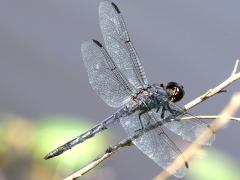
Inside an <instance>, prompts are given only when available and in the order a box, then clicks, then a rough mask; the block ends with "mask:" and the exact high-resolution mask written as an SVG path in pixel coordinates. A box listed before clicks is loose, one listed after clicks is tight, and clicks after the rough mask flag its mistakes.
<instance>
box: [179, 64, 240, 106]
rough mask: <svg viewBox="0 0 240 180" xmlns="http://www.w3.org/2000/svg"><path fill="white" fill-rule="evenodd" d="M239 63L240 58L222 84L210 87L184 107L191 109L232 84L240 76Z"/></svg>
mask: <svg viewBox="0 0 240 180" xmlns="http://www.w3.org/2000/svg"><path fill="white" fill-rule="evenodd" d="M238 64H239V60H236V63H235V66H234V68H233V71H232V73H231V75H230V77H229V78H227V79H226V80H225V81H223V82H222V83H221V84H219V85H218V86H216V87H215V88H214V89H209V90H208V91H207V92H206V93H204V94H203V95H201V96H199V97H198V98H196V99H195V100H193V101H191V102H189V103H188V104H186V105H185V106H184V108H185V109H186V110H189V109H191V108H193V107H194V106H196V105H198V104H199V103H201V102H203V101H205V100H207V99H208V98H210V97H212V96H214V95H216V94H218V93H219V92H221V91H223V90H224V89H225V88H226V87H227V86H229V85H230V84H232V83H233V82H234V81H236V80H238V79H239V78H240V72H238V73H237V69H238Z"/></svg>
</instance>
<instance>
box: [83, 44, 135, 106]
mask: <svg viewBox="0 0 240 180" xmlns="http://www.w3.org/2000/svg"><path fill="white" fill-rule="evenodd" d="M81 51H82V56H83V62H84V65H85V67H86V69H87V72H88V78H89V82H90V84H91V86H92V88H93V89H94V90H95V91H96V93H97V94H98V95H99V96H100V97H101V98H102V99H103V101H105V102H106V103H107V104H108V105H109V106H112V107H120V106H122V105H123V104H125V103H126V101H127V100H128V99H129V98H130V97H131V95H133V94H134V93H135V88H134V87H133V85H132V84H131V83H129V81H128V80H127V79H126V77H125V76H124V75H123V74H122V73H121V72H120V70H119V68H118V67H117V66H116V64H115V62H114V61H113V60H112V59H111V57H110V56H109V54H108V53H107V51H106V50H105V49H104V47H103V46H102V45H101V44H100V43H99V42H98V41H96V40H90V41H86V42H84V43H83V44H82V46H81Z"/></svg>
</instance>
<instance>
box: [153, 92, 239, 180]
mask: <svg viewBox="0 0 240 180" xmlns="http://www.w3.org/2000/svg"><path fill="white" fill-rule="evenodd" d="M239 107H240V93H238V94H235V95H234V96H233V97H232V99H231V101H230V102H229V104H228V105H227V106H226V108H225V109H224V110H223V111H222V113H221V114H220V116H219V118H218V119H216V120H214V121H213V122H212V124H211V125H210V128H211V129H212V130H213V131H214V132H216V131H218V130H219V129H221V128H222V127H223V126H224V125H226V124H227V123H228V122H229V121H230V117H231V116H233V115H234V114H235V113H236V111H237V110H238V109H239ZM211 136H212V132H211V131H210V130H209V129H206V130H204V131H203V132H202V133H201V134H200V136H198V137H197V139H196V140H195V141H194V142H193V143H192V144H191V145H190V146H189V147H188V148H187V149H186V150H185V151H184V152H183V153H182V155H183V156H184V159H185V161H189V160H191V159H192V158H193V157H194V156H195V155H196V154H198V152H199V150H200V148H201V144H204V143H205V142H207V141H208V140H209V139H210V138H211ZM183 166H184V163H183V162H182V160H181V159H180V158H177V159H176V160H175V161H174V162H173V163H172V164H170V165H169V166H168V167H167V169H166V170H165V171H163V172H162V173H161V174H160V175H159V176H157V177H156V178H155V179H154V180H165V179H167V178H168V177H170V176H171V175H170V174H169V173H168V172H171V173H174V172H176V171H177V170H178V169H180V168H181V167H183Z"/></svg>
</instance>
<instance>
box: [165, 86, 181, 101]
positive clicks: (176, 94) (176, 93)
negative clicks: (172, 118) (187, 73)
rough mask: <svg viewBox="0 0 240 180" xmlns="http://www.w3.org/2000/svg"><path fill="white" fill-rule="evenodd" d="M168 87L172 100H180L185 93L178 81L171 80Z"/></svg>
mask: <svg viewBox="0 0 240 180" xmlns="http://www.w3.org/2000/svg"><path fill="white" fill-rule="evenodd" d="M166 89H167V90H168V93H169V98H170V100H171V101H172V102H177V101H180V100H181V99H182V98H183V96H184V94H185V92H184V90H183V86H180V85H178V83H176V82H169V83H168V84H167V86H166Z"/></svg>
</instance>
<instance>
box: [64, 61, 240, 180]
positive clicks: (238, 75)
mask: <svg viewBox="0 0 240 180" xmlns="http://www.w3.org/2000/svg"><path fill="white" fill-rule="evenodd" d="M238 65H239V60H236V63H235V65H234V68H233V71H232V73H231V75H230V76H229V77H228V78H227V79H226V80H225V81H223V82H222V83H221V84H219V85H218V86H216V87H215V88H213V89H209V90H208V91H207V92H205V93H204V94H203V95H201V96H199V97H197V98H196V99H194V100H192V101H191V102H189V103H188V104H186V105H185V106H184V107H183V108H184V109H185V110H189V109H191V108H193V107H195V106H196V105H198V104H200V103H202V102H203V101H205V100H207V99H208V98H210V97H212V96H214V95H216V94H218V93H221V92H226V90H225V88H226V87H228V86H229V85H230V84H232V83H233V82H235V81H236V80H239V79H240V72H237V70H238ZM239 106H240V94H238V95H236V96H234V98H232V100H231V102H230V104H229V106H228V107H227V108H226V109H225V111H223V113H221V114H220V115H219V116H197V118H198V119H210V120H212V119H221V120H222V121H219V122H222V123H220V124H219V123H216V122H218V121H217V120H215V121H214V122H213V124H212V125H210V126H211V128H212V129H213V130H214V131H217V130H219V128H220V127H222V126H223V125H225V124H226V123H227V122H228V121H229V120H232V121H237V122H240V118H235V117H232V115H233V114H234V112H235V111H236V109H237V108H239ZM229 107H230V108H229ZM229 109H230V110H231V112H227V111H229ZM181 119H182V120H191V119H193V118H191V117H187V116H184V117H182V118H181ZM160 125H161V124H156V125H154V127H151V128H149V129H147V131H150V130H152V129H154V128H157V127H159V126H160ZM145 132H146V130H145ZM143 133H144V132H143V131H139V132H138V133H136V134H135V135H133V136H132V137H130V138H127V139H125V140H123V141H121V142H120V143H119V144H118V145H115V146H113V147H110V148H108V149H107V150H106V151H105V153H104V154H102V155H101V156H99V157H97V158H96V159H95V160H93V161H92V162H90V163H89V164H87V165H86V166H84V167H83V168H82V169H80V170H79V171H77V172H75V173H74V174H72V175H70V176H68V177H67V178H66V179H65V180H71V179H76V178H78V177H80V176H83V175H84V174H85V173H87V172H89V171H90V170H92V169H93V168H94V167H96V166H97V165H98V164H100V163H101V162H103V161H104V160H106V159H108V158H109V157H111V156H112V155H113V154H114V153H116V152H117V151H118V150H120V149H121V148H123V147H126V146H131V145H133V143H132V140H131V139H133V140H134V139H137V138H138V137H140V136H141V135H143ZM204 133H205V136H206V132H203V134H204ZM207 133H209V132H207ZM202 136H203V135H202V134H201V135H200V136H199V138H200V139H201V138H202ZM207 137H208V138H210V137H209V134H207ZM199 138H197V139H196V141H197V140H198V139H199ZM201 140H202V141H203V140H206V141H207V138H205V139H204V138H203V139H201ZM195 143H196V142H195V141H194V143H193V144H192V145H190V147H189V148H192V147H194V148H192V149H194V150H192V149H190V150H191V151H190V152H191V153H190V155H189V154H188V153H187V152H185V151H184V152H183V155H184V157H185V158H186V157H187V160H188V158H189V159H191V158H192V156H193V154H194V153H192V151H193V152H196V146H198V145H199V144H198V145H197V144H195ZM189 148H187V150H186V151H188V149H189ZM198 149H199V147H198ZM176 165H178V166H176ZM172 167H173V170H177V169H178V168H181V166H179V162H178V158H177V159H176V162H173V163H172V164H171V165H170V166H169V168H172ZM174 168H175V169H174ZM171 172H172V170H171ZM169 176H170V174H169V173H167V172H166V171H163V173H162V174H160V176H158V177H157V178H156V179H161V180H162V179H166V178H168V177H169Z"/></svg>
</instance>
